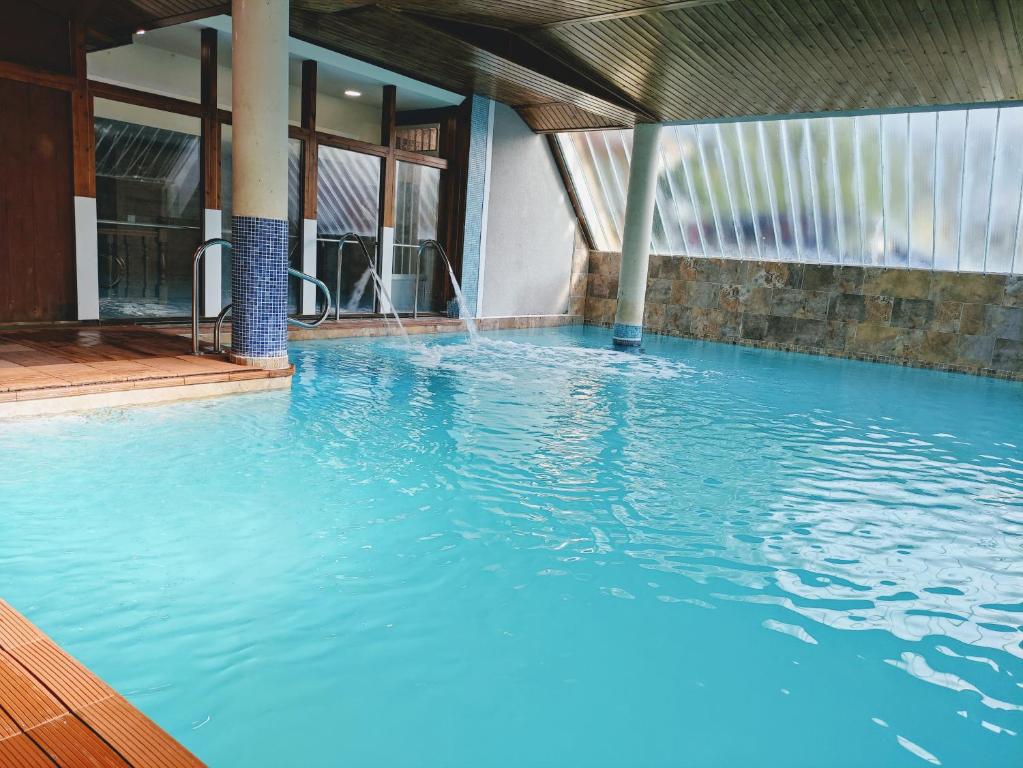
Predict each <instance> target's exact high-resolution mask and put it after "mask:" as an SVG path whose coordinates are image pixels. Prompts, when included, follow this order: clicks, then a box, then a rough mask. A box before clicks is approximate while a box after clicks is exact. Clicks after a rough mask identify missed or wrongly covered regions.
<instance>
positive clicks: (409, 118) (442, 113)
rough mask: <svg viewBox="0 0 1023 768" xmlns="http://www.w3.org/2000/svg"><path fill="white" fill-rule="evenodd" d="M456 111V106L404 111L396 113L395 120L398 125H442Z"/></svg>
mask: <svg viewBox="0 0 1023 768" xmlns="http://www.w3.org/2000/svg"><path fill="white" fill-rule="evenodd" d="M457 111H458V107H457V106H451V107H432V108H430V109H406V110H404V111H402V112H398V113H396V115H395V118H396V121H397V124H398V125H427V124H429V123H442V122H444V121H445V120H446V119H447V118H448V117H450V116H451V115H453V114H455V113H456V112H457Z"/></svg>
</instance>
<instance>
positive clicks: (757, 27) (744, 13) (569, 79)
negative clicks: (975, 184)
mask: <svg viewBox="0 0 1023 768" xmlns="http://www.w3.org/2000/svg"><path fill="white" fill-rule="evenodd" d="M116 5H117V6H119V8H120V10H119V11H118V14H119V17H118V20H117V21H118V23H121V24H124V23H126V21H127V20H128V19H129V18H130V16H131V13H129V12H127V11H126V9H128V10H130V11H131V12H133V13H137V14H139V15H140V16H145V17H147V18H148V19H150V21H152V20H153V19H158V18H164V17H171V16H177V17H185V16H187V15H188V14H190V13H196V12H199V13H202V12H208V13H213V12H218V11H219V9H220V8H222V7H223V3H213V2H211V0H130V1H129V2H120V3H117V4H116ZM291 6H292V21H291V24H292V34H294V35H296V36H298V37H301V38H304V39H307V40H309V41H311V42H314V43H317V44H318V45H322V46H324V47H326V48H330V49H333V50H336V51H340V52H342V53H346V54H349V55H351V56H355V57H357V58H361V59H364V60H367V61H371V62H373V63H375V64H379V65H381V66H383V67H387V68H389V69H393V70H397V71H400V72H402V73H404V74H408V75H411V76H414V77H417V78H419V79H421V80H425V81H428V82H432V83H434V84H436V85H439V86H442V87H444V88H448V89H450V90H454V91H459V92H463V93H469V92H477V93H482V94H485V95H487V96H490V97H492V98H495V99H497V100H499V101H502V102H505V103H507V104H510V105H512V106H513V107H515V108H516V109H518V110H519V112H520V114H522V116H523V118H524V119H525V120H526V121H527V122H528V123H529V125H530V126H532V127H533V129H534V130H537V131H554V130H578V129H585V128H606V127H615V126H628V125H631V124H632V123H633V122H635V121H637V120H640V121H649V120H659V121H686V120H705V119H713V118H727V117H739V116H763V115H784V114H795V113H808V112H829V111H847V110H874V109H886V108H902V107H924V106H933V105H942V104H969V103H978V102H993V101H1012V100H1020V99H1023V2H1021V0H681V1H680V0H676V1H675V2H664V0H383V1H382V2H376V3H372V2H361V1H360V0H291ZM108 26H110V25H108ZM109 33H110V32H109V30H108V34H109Z"/></svg>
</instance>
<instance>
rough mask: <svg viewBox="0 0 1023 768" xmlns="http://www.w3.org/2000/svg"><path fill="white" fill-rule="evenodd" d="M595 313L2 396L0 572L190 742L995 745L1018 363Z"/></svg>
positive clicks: (1008, 630) (328, 750)
mask: <svg viewBox="0 0 1023 768" xmlns="http://www.w3.org/2000/svg"><path fill="white" fill-rule="evenodd" d="M607 336H608V334H607V332H606V331H602V330H596V329H587V330H579V329H574V330H559V331H540V332H521V333H504V334H499V335H494V336H491V337H489V338H487V339H485V340H484V341H483V342H482V343H481V344H480V345H479V346H478V347H471V346H469V345H467V344H466V343H465V341H464V340H463V339H462V338H460V337H439V338H431V339H428V340H425V341H423V340H419V341H416V342H414V344H413V346H412V348H411V349H410V348H408V347H406V346H404V345H403V344H402V343H401V342H399V341H397V340H381V341H369V340H358V341H346V342H310V343H306V344H299V345H295V346H294V348H293V358H294V359H295V360H296V362H297V365H298V374H297V377H296V379H295V383H294V388H293V390H292V391H291V392H278V393H268V394H262V395H249V396H244V397H234V398H222V399H216V400H207V401H198V402H192V403H183V404H173V405H167V406H160V407H148V408H136V409H124V410H110V411H105V412H95V413H90V414H83V415H75V416H63V417H54V418H47V419H37V420H22V421H16V422H2V423H0V467H2V472H0V596H2V597H5V598H6V599H7V600H9V601H10V602H11V603H12V604H13V605H14V606H15V607H17V608H18V609H20V610H21V611H22V612H24V613H25V614H26V615H27V616H28V617H29V618H30V619H32V620H34V621H35V622H37V623H38V624H39V625H40V626H42V627H43V629H44V630H46V631H47V632H49V633H50V634H51V635H53V636H54V637H55V638H56V639H57V641H58V642H60V643H62V644H63V645H65V646H66V647H67V648H68V649H69V650H70V651H71V652H72V653H74V654H75V655H77V656H78V657H80V658H81V659H82V660H83V661H84V662H85V663H87V664H88V665H89V666H91V667H92V668H93V669H94V670H95V671H96V672H97V673H98V674H100V675H101V676H103V677H104V678H106V679H107V680H108V681H110V682H111V683H112V684H113V685H114V686H115V687H117V688H118V689H120V690H121V691H124V692H126V693H127V694H129V695H130V698H131V700H132V701H133V702H134V703H135V704H137V705H138V706H139V707H141V708H142V709H143V710H144V711H145V712H147V713H148V714H150V715H151V716H152V717H154V718H155V719H156V720H157V721H158V722H159V723H160V724H162V725H163V726H164V727H165V728H167V729H168V730H169V731H170V732H171V733H172V734H173V735H174V736H175V737H177V738H178V739H180V740H181V741H182V742H183V743H184V744H185V745H186V746H188V747H189V748H190V749H192V750H193V751H194V752H195V753H196V754H197V755H198V756H199V757H201V758H202V759H204V760H206V761H207V762H208V763H209V764H210V765H211V766H214V767H215V768H217V767H219V766H385V767H387V768H400V767H401V766H452V767H458V766H473V767H474V768H475V767H477V766H514V767H515V768H524V767H528V766H559V767H562V766H587V767H588V766H630V767H631V766H692V767H696V768H699V767H703V766H729V767H731V766H743V767H744V766H758V768H773V767H775V766H778V767H781V766H784V767H785V768H794V767H797V766H814V767H815V768H817V767H819V766H870V768H884V767H887V766H920V765H925V764H927V763H928V762H929V763H931V764H938V763H939V762H940V764H941V765H945V766H966V767H968V768H985V767H987V766H999V767H1002V766H1019V765H1023V735H1021V732H1023V647H1021V640H1023V554H1021V553H1023V447H1021V442H1020V441H1023V386H1021V385H1019V384H1014V383H1009V382H1000V381H993V380H988V379H979V378H972V377H967V376H960V375H954V374H942V373H937V372H931V371H919V370H912V369H902V368H896V367H887V366H881V365H871V364H867V363H857V362H850V361H841V360H832V359H825V358H814V357H806V356H800V355H789V354H784V353H774V352H765V351H757V350H749V349H743V348H738V347H730V346H726V345H714V344H706V343H698V342H690V341H680V340H659V339H649V340H648V341H647V347H646V353H645V354H642V355H635V354H627V353H616V352H612V351H611V350H609V349H608V348H607Z"/></svg>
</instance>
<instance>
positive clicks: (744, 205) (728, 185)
mask: <svg viewBox="0 0 1023 768" xmlns="http://www.w3.org/2000/svg"><path fill="white" fill-rule="evenodd" d="M712 128H713V131H714V144H715V145H716V148H717V162H718V163H719V164H720V168H721V177H722V181H723V183H724V187H725V197H726V198H727V200H728V208H727V213H726V216H727V218H728V221H729V224H728V226H729V227H730V237H731V236H734V238H735V246H736V253H735V256H737V257H738V258H746V256H747V251H749V250H750V249H755V248H756V242H755V240H754V239H753V237H752V233H751V232H750V228H749V223H750V216H751V211H750V206H749V199H748V197H747V195H746V194H745V186H744V180H743V176H742V170H741V168H740V167H739V164H738V162H737V160H736V158H737V157H738V154H739V148H738V145H737V144H738V143H737V141H736V137H735V132H734V131H724V130H722V127H721V125H714V126H713V127H712Z"/></svg>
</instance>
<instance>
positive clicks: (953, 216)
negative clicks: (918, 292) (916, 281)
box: [934, 112, 970, 269]
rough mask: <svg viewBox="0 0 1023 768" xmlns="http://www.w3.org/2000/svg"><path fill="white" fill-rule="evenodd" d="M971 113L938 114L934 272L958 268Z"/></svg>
mask: <svg viewBox="0 0 1023 768" xmlns="http://www.w3.org/2000/svg"><path fill="white" fill-rule="evenodd" d="M969 114H970V113H969V112H939V113H938V147H937V163H936V170H935V181H934V187H935V188H934V220H935V224H936V225H935V228H934V269H957V268H958V266H959V221H960V212H961V211H960V206H961V205H962V199H963V159H964V158H965V156H966V153H965V152H964V149H965V147H966V124H967V118H968V116H969Z"/></svg>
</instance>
